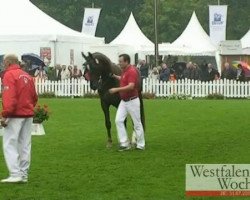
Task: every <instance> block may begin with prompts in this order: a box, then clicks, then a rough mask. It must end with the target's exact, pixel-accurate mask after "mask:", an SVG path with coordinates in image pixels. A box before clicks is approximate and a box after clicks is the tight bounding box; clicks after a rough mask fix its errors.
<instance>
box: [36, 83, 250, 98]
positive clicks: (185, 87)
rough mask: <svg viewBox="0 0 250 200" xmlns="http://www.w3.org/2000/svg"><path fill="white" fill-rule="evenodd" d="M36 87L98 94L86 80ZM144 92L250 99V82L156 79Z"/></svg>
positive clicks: (70, 93)
mask: <svg viewBox="0 0 250 200" xmlns="http://www.w3.org/2000/svg"><path fill="white" fill-rule="evenodd" d="M35 85H36V91H37V93H38V94H43V93H54V94H55V95H56V96H59V97H60V96H65V97H70V96H71V97H72V96H84V95H85V94H96V93H97V91H93V90H91V88H90V84H89V82H87V81H86V80H84V79H71V80H70V79H68V80H63V81H49V80H42V79H37V80H36V81H35ZM143 92H144V93H154V94H155V95H156V96H157V97H167V96H171V95H188V96H190V97H205V96H207V95H209V94H222V95H224V96H225V97H230V98H246V97H250V82H238V81H235V80H218V81H213V82H201V81H194V80H187V79H185V80H184V79H183V80H178V81H175V82H171V81H169V82H162V81H158V80H154V79H144V80H143Z"/></svg>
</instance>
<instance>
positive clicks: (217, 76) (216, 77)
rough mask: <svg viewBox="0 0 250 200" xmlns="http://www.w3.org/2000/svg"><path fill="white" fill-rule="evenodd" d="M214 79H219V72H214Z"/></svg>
mask: <svg viewBox="0 0 250 200" xmlns="http://www.w3.org/2000/svg"><path fill="white" fill-rule="evenodd" d="M214 80H216V81H217V80H220V73H219V72H218V71H217V72H216V73H215V76H214Z"/></svg>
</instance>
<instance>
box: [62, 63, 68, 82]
mask: <svg viewBox="0 0 250 200" xmlns="http://www.w3.org/2000/svg"><path fill="white" fill-rule="evenodd" d="M69 78H70V73H69V70H68V69H67V68H66V65H63V66H62V71H61V80H62V81H63V80H66V79H69Z"/></svg>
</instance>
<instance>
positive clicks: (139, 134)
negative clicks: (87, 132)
mask: <svg viewBox="0 0 250 200" xmlns="http://www.w3.org/2000/svg"><path fill="white" fill-rule="evenodd" d="M119 64H120V67H121V68H122V70H123V73H122V75H121V76H116V75H113V76H114V77H115V78H117V79H118V80H120V87H118V88H112V89H110V90H109V92H110V93H111V94H113V93H117V92H119V93H120V97H121V102H120V105H119V107H118V110H117V113H116V119H115V123H116V127H117V132H118V138H119V142H120V151H124V150H129V149H130V148H131V145H130V141H129V139H128V134H127V131H126V128H125V124H124V120H125V119H126V117H127V115H128V114H129V115H130V116H131V118H132V120H133V124H134V131H135V135H136V149H138V150H144V149H145V139H144V130H143V126H142V122H141V114H140V100H139V98H138V88H139V86H138V83H139V81H138V79H139V73H138V72H137V69H136V68H135V67H133V66H132V65H130V57H129V55H127V54H122V55H120V56H119Z"/></svg>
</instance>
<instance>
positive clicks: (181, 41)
mask: <svg viewBox="0 0 250 200" xmlns="http://www.w3.org/2000/svg"><path fill="white" fill-rule="evenodd" d="M215 52H216V47H215V46H214V45H213V44H212V42H211V40H210V37H209V36H208V35H207V33H206V32H205V31H204V29H203V28H202V26H201V24H200V22H199V21H198V19H197V16H196V14H195V12H193V15H192V17H191V19H190V21H189V23H188V25H187V27H186V29H185V30H184V31H183V32H182V34H181V35H180V36H179V37H178V38H177V39H176V40H175V41H174V42H173V43H171V44H169V43H165V44H164V43H163V44H159V54H160V55H178V56H185V55H187V56H215ZM153 54H154V48H153V47H149V48H142V50H141V51H140V53H139V55H140V56H141V57H143V56H145V55H153Z"/></svg>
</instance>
